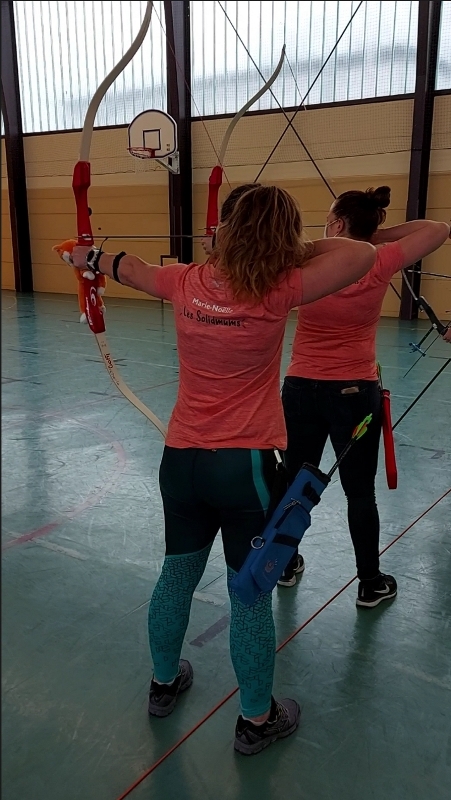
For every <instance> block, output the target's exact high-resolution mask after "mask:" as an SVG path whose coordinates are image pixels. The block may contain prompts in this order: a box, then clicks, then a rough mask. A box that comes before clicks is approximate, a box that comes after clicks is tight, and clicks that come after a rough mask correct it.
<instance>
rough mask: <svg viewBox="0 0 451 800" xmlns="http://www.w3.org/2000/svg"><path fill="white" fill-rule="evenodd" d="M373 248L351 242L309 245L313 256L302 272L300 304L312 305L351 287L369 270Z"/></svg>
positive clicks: (325, 240)
mask: <svg viewBox="0 0 451 800" xmlns="http://www.w3.org/2000/svg"><path fill="white" fill-rule="evenodd" d="M375 259H376V248H375V247H373V245H371V244H369V242H357V241H354V240H353V239H344V238H342V239H338V238H336V239H321V240H318V241H317V242H313V256H312V258H310V259H309V260H308V261H307V262H306V263H305V266H304V267H303V269H302V289H303V294H302V303H301V305H306V304H307V303H313V302H314V301H315V300H319V299H320V298H321V297H325V296H326V295H328V294H333V293H334V292H338V291H339V290H340V289H344V288H345V286H350V284H351V283H355V282H356V281H358V280H359V279H360V278H363V276H364V275H366V273H367V272H368V271H369V270H370V269H371V267H372V266H373V264H374V262H375Z"/></svg>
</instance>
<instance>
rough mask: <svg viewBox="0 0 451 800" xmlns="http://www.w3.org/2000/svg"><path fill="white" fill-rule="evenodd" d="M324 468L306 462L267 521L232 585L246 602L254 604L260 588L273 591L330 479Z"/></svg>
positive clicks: (249, 604) (245, 603)
mask: <svg viewBox="0 0 451 800" xmlns="http://www.w3.org/2000/svg"><path fill="white" fill-rule="evenodd" d="M329 480H330V479H329V478H328V476H327V475H325V474H324V472H321V470H319V469H317V468H316V467H313V466H311V465H310V464H304V465H303V467H302V468H301V469H300V471H299V472H298V474H297V475H296V478H295V479H294V481H293V483H292V484H291V486H289V488H288V490H287V491H286V492H285V494H284V496H283V498H282V500H281V501H280V503H279V505H278V506H277V508H276V510H275V511H274V513H273V514H272V516H271V518H270V519H269V521H268V522H267V524H266V526H265V528H264V530H263V533H262V534H261V536H255V537H254V538H253V539H252V550H251V552H250V553H249V555H248V557H247V558H246V561H245V562H244V564H243V566H242V567H241V569H240V571H239V572H238V573H237V574H236V575H235V576H234V578H233V579H232V581H231V588H232V589H233V591H234V592H235V594H237V595H238V597H239V599H240V600H241V602H242V603H244V605H247V606H251V605H253V604H254V603H255V601H256V600H257V598H258V596H259V594H260V592H272V590H273V589H274V587H275V585H276V583H277V581H278V580H279V578H280V577H281V575H282V572H283V571H284V569H285V567H286V566H287V565H288V563H289V561H290V559H291V558H292V556H293V555H294V554H295V552H296V550H297V548H298V545H299V542H300V541H301V539H302V537H303V535H304V533H305V531H306V530H307V528H309V527H310V524H311V519H310V512H311V510H312V508H313V507H314V506H316V505H318V503H319V501H320V498H321V494H322V493H323V491H324V489H325V488H326V486H327V484H328V483H329Z"/></svg>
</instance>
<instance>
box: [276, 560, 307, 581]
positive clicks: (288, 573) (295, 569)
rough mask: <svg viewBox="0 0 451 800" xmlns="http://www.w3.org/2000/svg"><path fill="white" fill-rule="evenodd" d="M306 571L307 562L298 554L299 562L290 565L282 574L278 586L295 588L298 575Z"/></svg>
mask: <svg viewBox="0 0 451 800" xmlns="http://www.w3.org/2000/svg"><path fill="white" fill-rule="evenodd" d="M304 570H305V561H304V559H303V557H302V556H301V555H300V554H299V553H298V555H297V561H293V562H291V561H290V563H289V564H288V566H287V568H286V570H285V571H284V572H282V575H281V576H280V578H279V580H278V581H277V584H278V586H295V585H296V575H300V574H301V572H304Z"/></svg>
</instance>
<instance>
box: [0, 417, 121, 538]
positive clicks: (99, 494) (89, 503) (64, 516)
mask: <svg viewBox="0 0 451 800" xmlns="http://www.w3.org/2000/svg"><path fill="white" fill-rule="evenodd" d="M46 416H49V417H63V418H64V419H67V420H69V421H71V422H74V423H75V424H76V425H79V426H80V427H81V428H85V429H86V430H88V431H91V432H93V433H95V434H96V435H97V436H99V437H100V438H101V439H103V440H104V441H106V442H108V444H110V445H112V447H113V449H114V451H115V453H116V456H117V462H116V466H115V468H114V469H113V471H112V474H111V475H110V476H108V478H107V480H106V481H105V482H104V483H103V485H102V486H101V487H100V489H97V490H96V491H94V492H91V494H89V495H88V497H87V498H86V499H85V500H84V501H83V502H82V503H80V505H78V506H76V507H75V508H73V509H71V510H69V511H63V512H62V513H61V514H60V516H59V517H58V518H57V519H56V520H54V521H53V522H48V523H47V524H46V525H42V526H41V527H39V528H35V530H32V531H29V532H28V533H23V534H22V535H21V536H18V537H17V538H15V539H10V540H9V541H8V542H5V544H3V545H2V551H5V550H10V549H11V548H12V547H18V546H19V545H22V544H25V543H26V542H31V541H33V539H37V538H40V537H42V536H48V534H49V533H52V531H54V530H55V529H56V528H58V527H59V526H60V525H61V524H62V523H63V522H65V521H66V520H71V519H74V518H75V517H78V515H79V514H81V513H82V512H83V511H86V509H88V508H92V507H93V506H94V505H95V504H96V503H97V502H98V501H99V500H101V499H102V498H103V497H105V495H107V494H109V493H110V492H111V491H112V490H113V489H114V488H115V486H116V484H117V482H118V480H119V477H120V476H121V475H122V474H123V472H124V470H125V466H126V464H127V456H126V453H125V450H124V448H123V447H122V444H121V443H120V442H118V441H117V440H115V439H113V438H112V437H111V436H110V435H109V433H108V431H106V430H103V428H96V427H94V426H92V425H88V424H87V423H86V422H81V421H80V420H78V419H75V418H74V417H69V416H67V415H66V414H62V413H56V414H48V415H46ZM17 424H19V423H17ZM8 427H13V425H10V426H8Z"/></svg>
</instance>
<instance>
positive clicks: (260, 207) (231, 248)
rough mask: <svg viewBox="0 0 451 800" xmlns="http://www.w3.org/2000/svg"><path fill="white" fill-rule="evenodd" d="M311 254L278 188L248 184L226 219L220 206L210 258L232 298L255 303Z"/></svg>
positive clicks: (293, 209)
mask: <svg viewBox="0 0 451 800" xmlns="http://www.w3.org/2000/svg"><path fill="white" fill-rule="evenodd" d="M240 188H241V187H237V189H236V190H234V191H237V190H238V189H240ZM229 197H230V195H229ZM228 199H229V198H227V200H228ZM226 202H227V201H226ZM224 205H225V204H224ZM226 212H227V208H226ZM310 249H311V246H310V243H307V241H306V239H305V236H304V234H303V230H302V219H301V212H300V209H299V206H298V204H297V202H296V200H295V199H294V198H293V197H292V196H291V195H290V194H288V192H286V191H285V190H284V189H279V188H278V187H277V186H258V185H255V184H251V188H247V190H246V191H243V193H242V194H241V196H240V197H239V198H238V199H237V200H235V202H234V204H233V207H232V209H231V211H230V213H229V214H228V216H226V218H225V219H224V206H223V212H222V214H221V224H220V226H219V228H218V234H217V242H216V248H215V252H214V254H213V255H214V257H215V258H216V262H217V264H218V267H219V268H220V270H221V271H222V272H223V273H224V274H225V276H226V277H227V279H228V281H229V282H230V285H231V289H232V292H233V294H234V296H235V297H236V298H237V299H240V300H253V301H255V302H259V301H261V300H262V298H263V297H264V296H265V295H266V294H267V293H268V292H269V291H270V290H271V289H273V288H274V287H275V286H277V284H278V283H279V281H280V278H281V277H282V276H283V275H285V274H286V273H288V272H289V271H290V270H292V269H293V268H294V267H300V266H301V264H302V263H303V262H304V261H305V259H306V258H307V256H308V253H309V252H310Z"/></svg>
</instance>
